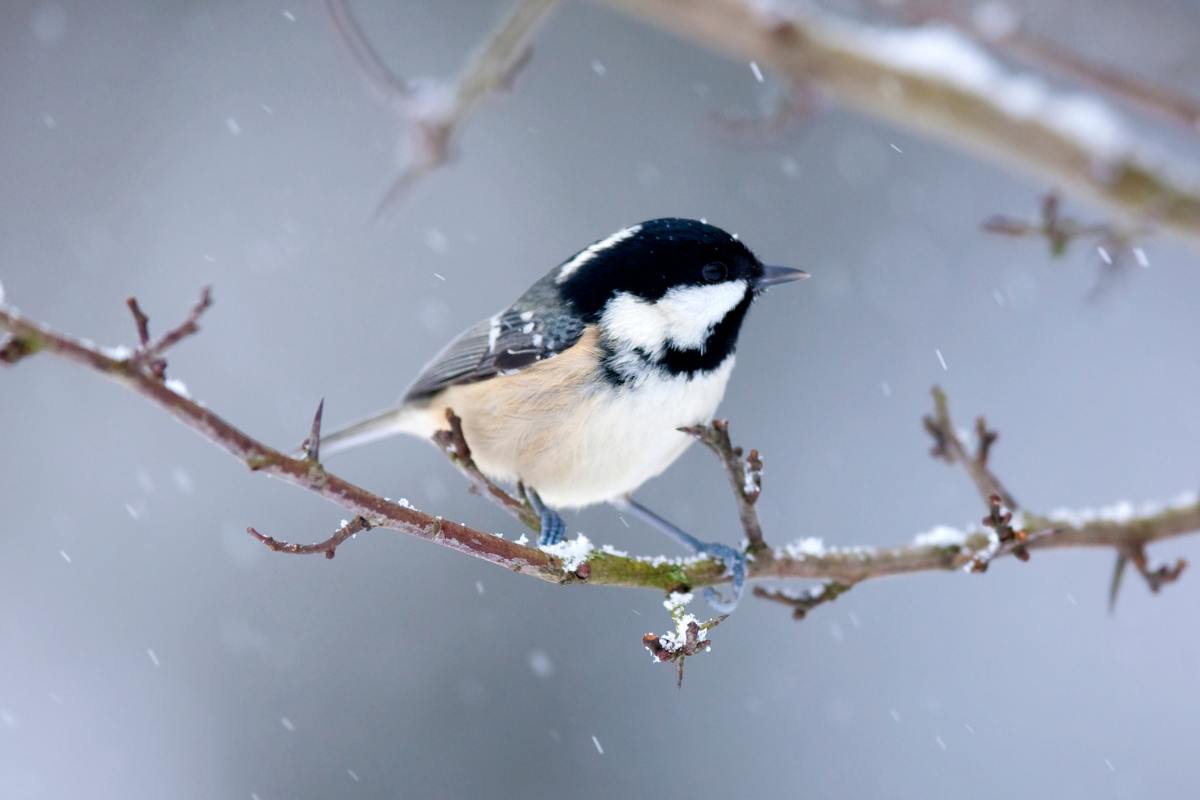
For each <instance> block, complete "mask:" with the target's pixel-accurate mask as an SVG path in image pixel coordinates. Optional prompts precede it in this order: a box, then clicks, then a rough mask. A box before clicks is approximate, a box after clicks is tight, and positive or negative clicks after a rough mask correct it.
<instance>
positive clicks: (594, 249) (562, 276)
mask: <svg viewBox="0 0 1200 800" xmlns="http://www.w3.org/2000/svg"><path fill="white" fill-rule="evenodd" d="M641 229H642V226H641V225H633V226H631V227H628V228H622V229H621V230H619V231H617V232H616V233H614V234H612V235H611V236H607V237H605V238H603V239H601V240H600V241H598V242H594V243H592V244H589V245H588V246H587V247H585V248H583V249H582V250H580V251H579V253H577V254H576V255H575V257H574V258H572V259H571V260H570V261H568V262H567V263H565V264H563V265H562V267H560V268H559V270H558V277H557V278H555V279H554V282H555V283H563V282H565V281H566V280H567V279H568V278H570V277H571V276H572V275H574V274H575V271H576V270H577V269H579V268H580V267H582V266H583V265H584V264H586V263H587V262H589V261H591V260H592V259H593V258H595V257H596V254H597V253H602V252H604V251H605V250H607V249H608V248H610V247H613V246H614V245H618V244H620V243H621V242H623V241H625V240H626V239H628V238H629V237H631V236H636V235H637V232H638V231H640V230H641Z"/></svg>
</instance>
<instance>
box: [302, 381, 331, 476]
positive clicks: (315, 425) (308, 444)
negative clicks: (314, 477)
mask: <svg viewBox="0 0 1200 800" xmlns="http://www.w3.org/2000/svg"><path fill="white" fill-rule="evenodd" d="M324 413H325V398H324V397H322V398H321V402H319V403H317V413H315V414H313V421H312V430H310V431H309V434H308V438H306V439H305V440H304V442H303V443H301V445H300V449H301V450H303V451H304V459H305V460H306V461H310V462H312V463H313V464H320V463H321V417H322V416H323V415H324Z"/></svg>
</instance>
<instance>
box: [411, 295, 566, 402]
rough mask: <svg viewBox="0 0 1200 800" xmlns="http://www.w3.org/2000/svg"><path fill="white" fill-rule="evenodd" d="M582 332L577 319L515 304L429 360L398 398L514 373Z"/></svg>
mask: <svg viewBox="0 0 1200 800" xmlns="http://www.w3.org/2000/svg"><path fill="white" fill-rule="evenodd" d="M582 334H583V321H582V320H581V319H579V318H578V317H576V316H574V315H572V314H569V313H564V312H563V311H561V310H560V311H556V312H554V313H550V314H545V313H543V314H538V313H537V312H535V311H533V310H529V309H525V310H522V309H520V308H518V307H516V306H514V307H513V308H510V309H508V310H506V311H501V312H500V313H499V314H496V315H495V316H493V317H490V318H488V319H485V320H483V321H482V322H480V323H478V324H476V325H473V326H471V327H470V328H468V329H467V330H465V331H463V332H462V334H460V335H459V337H458V338H457V339H455V340H454V341H452V342H450V344H448V345H447V346H446V348H445V349H444V350H442V352H440V353H438V354H437V356H435V357H434V359H433V360H432V361H431V362H429V363H428V364H427V365H426V366H425V368H424V369H423V370H421V374H420V375H418V376H417V379H416V381H414V382H413V385H412V386H411V387H410V388H409V390H408V391H407V392H406V393H405V395H404V400H405V402H408V401H410V400H420V399H423V398H426V397H429V396H431V395H433V394H436V393H437V392H439V391H441V390H442V389H445V388H446V387H448V386H454V385H456V384H460V383H471V382H474V381H480V380H483V379H485V378H490V377H492V376H494V375H506V374H510V373H513V372H518V371H520V370H522V369H524V368H526V367H529V366H532V365H533V364H536V363H537V362H539V361H543V360H545V359H547V358H552V357H554V356H555V355H557V354H559V353H561V352H562V351H563V350H566V349H567V348H568V347H570V346H571V345H573V344H575V342H577V341H579V337H580V336H581V335H582Z"/></svg>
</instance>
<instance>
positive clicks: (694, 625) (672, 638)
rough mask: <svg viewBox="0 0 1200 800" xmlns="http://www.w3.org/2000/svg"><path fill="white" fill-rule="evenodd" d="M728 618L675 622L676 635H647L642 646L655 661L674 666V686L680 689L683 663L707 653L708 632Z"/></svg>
mask: <svg viewBox="0 0 1200 800" xmlns="http://www.w3.org/2000/svg"><path fill="white" fill-rule="evenodd" d="M673 615H674V614H673ZM728 617H729V615H728V614H722V615H721V616H719V617H713V618H712V619H710V620H708V621H707V622H696V620H694V619H689V620H687V621H686V622H679V620H677V623H678V624H677V628H678V630H677V631H676V633H673V634H671V633H667V634H663V635H662V636H659V635H658V634H656V633H647V634H646V635H644V636H643V637H642V645H643V646H644V647H645V648H646V649H647V650H649V651H650V655H651V656H652V657H653V658H654V660H655V661H658V662H666V661H671V662H673V663H674V664H675V686H676V688H679V689H682V688H683V664H684V661H686V660H687V659H688V658H690V657H692V656H695V655H699V654H700V653H707V652H708V649H709V647H710V645H711V642H710V641H709V640H708V631H710V630H712V629H713V628H715V627H717V626H718V625H720V624H721V623H722V622H724V621H725V620H726V619H728Z"/></svg>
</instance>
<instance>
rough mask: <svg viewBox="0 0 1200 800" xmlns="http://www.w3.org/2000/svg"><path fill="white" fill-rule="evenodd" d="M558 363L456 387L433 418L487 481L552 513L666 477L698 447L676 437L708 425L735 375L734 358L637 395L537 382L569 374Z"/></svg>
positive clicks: (577, 378)
mask: <svg viewBox="0 0 1200 800" xmlns="http://www.w3.org/2000/svg"><path fill="white" fill-rule="evenodd" d="M556 361H558V359H551V360H550V361H547V362H545V363H544V364H539V365H538V366H537V367H534V368H533V369H531V370H527V371H523V372H521V373H518V374H516V375H511V376H507V377H504V378H497V379H493V380H490V381H485V382H482V383H477V384H468V385H465V386H457V387H453V388H451V389H449V390H447V391H446V392H445V393H443V395H442V396H439V398H438V402H437V403H436V404H434V405H433V406H430V407H429V408H428V410H427V413H428V414H429V415H430V416H429V417H427V419H429V420H430V422H431V423H435V421H437V420H441V419H444V409H445V408H448V407H449V408H453V409H454V411H455V413H456V414H458V416H459V417H460V418H461V419H462V421H463V433H464V435H465V436H466V439H467V444H468V445H470V447H471V450H472V453H473V455H474V458H475V463H476V464H478V466H479V468H480V469H481V470H483V471H484V473H485V474H487V475H488V476H489V477H491V478H493V479H494V480H499V481H509V482H515V481H518V480H520V481H523V482H524V483H525V484H526V485H527V486H532V487H533V488H534V489H536V490H537V491H538V494H539V495H541V497H542V499H543V500H544V501H545V502H546V503H547V504H548V505H550V506H553V507H556V508H578V507H580V506H586V505H590V504H592V503H599V502H603V501H606V500H610V499H613V498H616V497H620V496H621V495H623V494H626V493H628V492H632V491H633V490H634V489H636V488H638V487H639V486H641V485H642V484H643V483H645V482H646V481H647V480H649V479H650V478H653V477H654V476H656V475H658V474H660V473H661V472H662V471H663V470H665V469H666V468H667V467H668V466H670V465H671V463H672V462H674V461H675V459H677V458H678V457H679V456H680V455H681V454H682V453H683V451H684V450H686V449H687V447H688V445H689V444H690V443H691V441H692V438H691V437H690V436H688V435H687V434H685V433H681V432H679V431H678V430H677V429H678V428H680V427H682V426H685V425H695V424H698V423H704V422H708V421H709V420H711V419H712V416H713V414H714V413H715V412H716V410H717V406H718V405H719V404H720V402H721V398H722V397H723V396H724V394H725V387H726V384H727V383H728V381H729V375H730V372H731V371H732V369H733V357H732V356H731V357H730V358H728V359H727V360H726V361H725V362H724V363H723V364H722V365H721V366H720V367H719V368H717V369H716V370H714V371H712V372H709V373H704V374H700V375H697V376H696V377H694V378H683V377H664V376H658V375H652V376H650V377H648V378H647V379H646V380H645V382H644V383H642V384H641V385H639V386H638V387H637V388H636V389H632V390H631V389H630V388H628V387H622V388H613V387H610V386H608V385H603V384H598V383H597V382H596V381H595V380H594V379H593V377H592V376H591V375H590V374H588V375H582V374H580V375H574V376H573V375H570V374H560V375H555V376H554V377H556V378H559V379H563V380H555V381H547V380H545V379H546V378H547V377H550V376H548V375H546V374H542V375H540V376H539V375H537V374H536V371H539V370H543V369H544V368H545V369H546V370H547V371H550V370H553V369H554V367H557V368H558V370H559V371H563V370H562V368H563V367H566V366H567V365H566V364H562V365H556V364H555V362H556ZM552 365H553V367H552ZM564 372H565V371H564ZM551 386H553V387H554V388H553V389H550V388H548V387H551ZM438 427H444V425H439V426H438Z"/></svg>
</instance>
